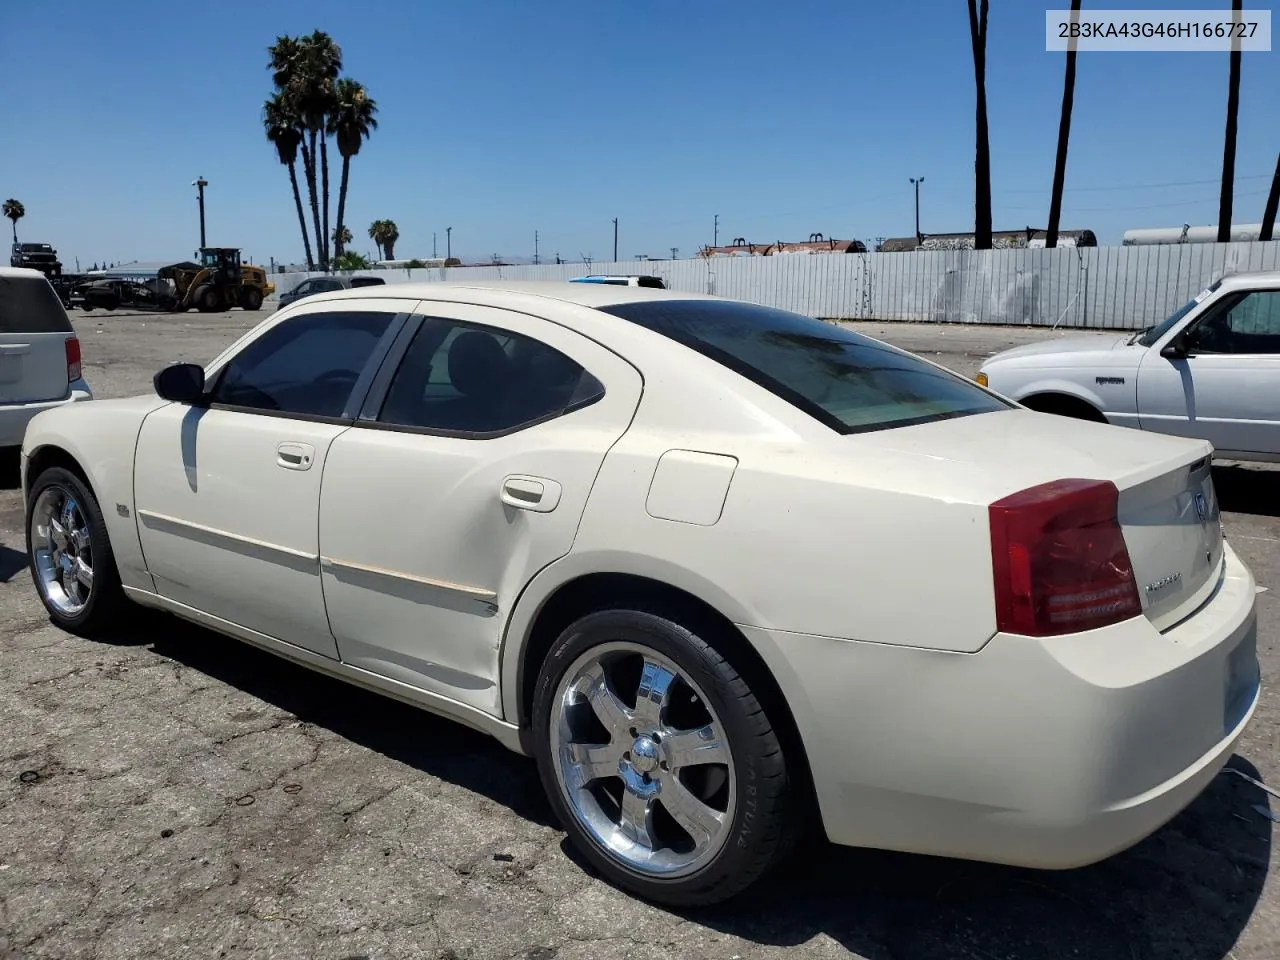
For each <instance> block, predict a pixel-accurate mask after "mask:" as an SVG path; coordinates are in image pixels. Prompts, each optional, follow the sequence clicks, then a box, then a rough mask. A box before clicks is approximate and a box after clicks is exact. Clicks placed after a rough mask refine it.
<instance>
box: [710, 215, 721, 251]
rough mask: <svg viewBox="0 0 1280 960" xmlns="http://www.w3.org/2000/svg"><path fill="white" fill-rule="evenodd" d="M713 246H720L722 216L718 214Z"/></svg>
mask: <svg viewBox="0 0 1280 960" xmlns="http://www.w3.org/2000/svg"><path fill="white" fill-rule="evenodd" d="M711 246H713V247H718V246H720V214H718V213H717V214H716V222H715V227H714V229H713V231H712V234H711Z"/></svg>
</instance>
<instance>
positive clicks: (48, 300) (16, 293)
mask: <svg viewBox="0 0 1280 960" xmlns="http://www.w3.org/2000/svg"><path fill="white" fill-rule="evenodd" d="M71 330H72V328H71V320H70V319H68V317H67V311H66V310H64V309H63V307H62V301H61V300H59V299H58V295H57V294H56V293H54V292H53V287H51V286H50V285H49V281H48V280H46V279H44V278H43V277H40V278H34V277H5V276H0V333H71Z"/></svg>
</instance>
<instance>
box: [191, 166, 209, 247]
mask: <svg viewBox="0 0 1280 960" xmlns="http://www.w3.org/2000/svg"><path fill="white" fill-rule="evenodd" d="M191 185H192V186H193V187H195V188H196V189H197V190H198V191H199V194H198V196H199V203H200V246H201V247H202V248H203V247H205V246H207V244H206V243H205V241H204V188H205V187H207V186H208V185H209V181H208V180H206V179H205V178H204V177H197V178H196V179H195V180H192V181H191Z"/></svg>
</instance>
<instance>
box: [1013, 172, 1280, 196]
mask: <svg viewBox="0 0 1280 960" xmlns="http://www.w3.org/2000/svg"><path fill="white" fill-rule="evenodd" d="M1271 176H1272V175H1271V174H1269V173H1264V174H1259V175H1257V176H1249V177H1236V181H1237V182H1239V181H1241V180H1269V179H1270V178H1271ZM1221 182H1222V179H1221V178H1220V177H1214V178H1213V179H1211V180H1173V181H1170V182H1169V183H1130V184H1122V185H1116V186H1109V187H1067V188H1065V189H1064V190H1063V192H1064V193H1098V192H1102V191H1110V190H1160V189H1164V188H1165V187H1202V186H1204V185H1205V184H1207V183H1213V184H1218V183H1221ZM997 192H999V193H1048V188H1047V187H1015V188H1013V189H1010V190H998V191H997Z"/></svg>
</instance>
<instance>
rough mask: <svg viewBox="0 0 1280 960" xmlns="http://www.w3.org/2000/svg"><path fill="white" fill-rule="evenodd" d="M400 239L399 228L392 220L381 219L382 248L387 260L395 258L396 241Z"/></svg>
mask: <svg viewBox="0 0 1280 960" xmlns="http://www.w3.org/2000/svg"><path fill="white" fill-rule="evenodd" d="M399 239H400V228H399V227H397V226H396V222H395V221H394V220H383V221H382V249H383V251H384V252H385V253H386V255H387V259H388V260H394V259H395V258H396V241H397V240H399Z"/></svg>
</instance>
